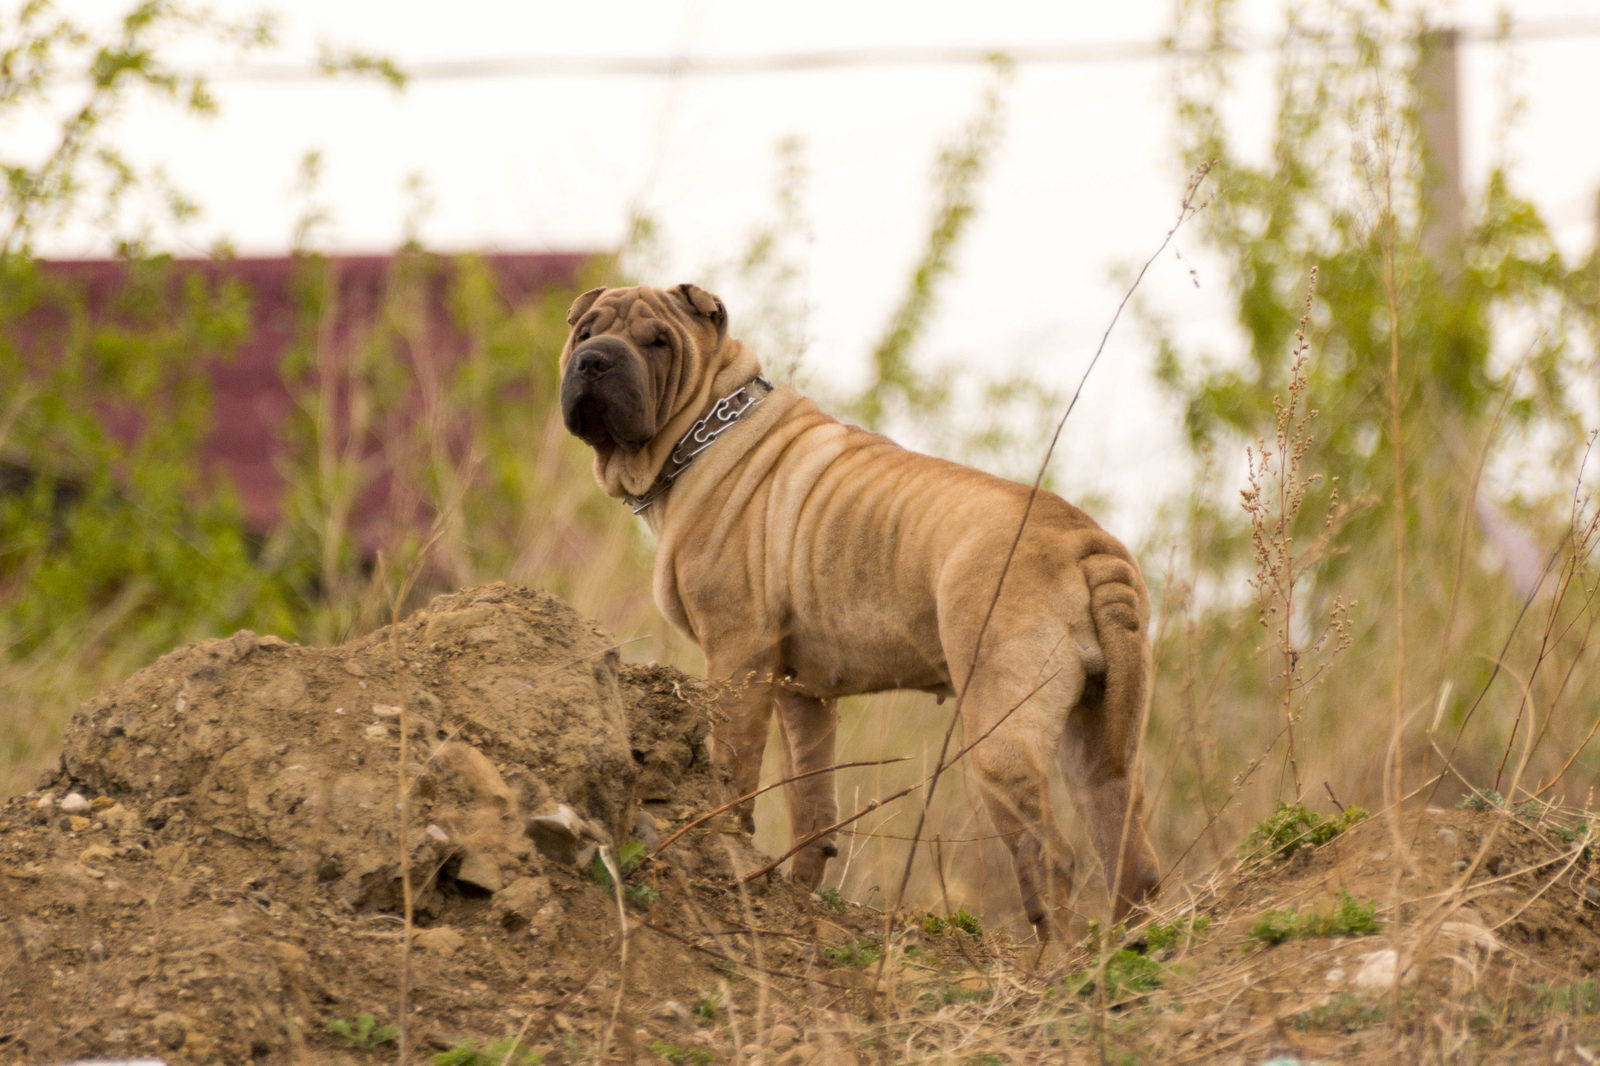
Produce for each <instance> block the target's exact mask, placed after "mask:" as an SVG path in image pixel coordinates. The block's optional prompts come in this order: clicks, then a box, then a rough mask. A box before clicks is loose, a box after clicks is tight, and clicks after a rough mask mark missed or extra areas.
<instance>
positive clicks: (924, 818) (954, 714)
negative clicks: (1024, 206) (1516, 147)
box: [862, 162, 1212, 980]
mask: <svg viewBox="0 0 1600 1066" xmlns="http://www.w3.org/2000/svg"><path fill="white" fill-rule="evenodd" d="M1211 167H1212V163H1210V162H1206V163H1202V164H1201V165H1200V166H1199V167H1197V168H1196V169H1195V172H1194V174H1193V175H1191V177H1190V179H1189V185H1188V187H1187V188H1186V189H1185V190H1184V196H1183V202H1182V204H1181V205H1180V207H1179V209H1178V217H1177V220H1176V221H1175V222H1173V224H1172V227H1171V228H1170V229H1168V230H1167V233H1166V236H1165V237H1163V238H1162V240H1161V243H1160V244H1159V245H1158V246H1157V247H1156V250H1155V251H1154V252H1152V253H1151V254H1150V257H1149V258H1148V259H1146V260H1145V261H1144V264H1143V265H1142V266H1141V267H1140V268H1139V272H1138V274H1136V275H1135V276H1134V279H1133V281H1132V283H1131V284H1130V285H1129V286H1128V289H1127V292H1125V293H1124V294H1123V297H1122V301H1121V302H1120V303H1119V304H1117V309H1116V310H1115V311H1114V312H1113V313H1112V315H1111V321H1110V322H1109V323H1107V325H1106V329H1105V332H1104V333H1103V334H1102V335H1101V337H1100V344H1099V345H1098V347H1096V348H1095V352H1094V355H1093V356H1091V357H1090V359H1089V363H1088V365H1087V366H1086V367H1084V370H1083V374H1082V376H1081V377H1080V378H1079V379H1078V387H1077V389H1076V390H1075V391H1074V392H1073V394H1072V399H1071V400H1070V401H1068V403H1067V409H1066V411H1065V412H1063V413H1062V415H1061V419H1060V421H1058V422H1057V423H1056V428H1055V433H1054V434H1053V435H1052V436H1051V438H1050V443H1049V445H1048V446H1047V447H1046V448H1045V452H1044V457H1043V458H1042V459H1041V460H1040V462H1039V472H1038V474H1037V475H1036V476H1035V477H1034V480H1033V487H1032V488H1031V489H1030V491H1029V493H1028V499H1027V503H1026V504H1025V505H1024V507H1023V510H1022V519H1021V521H1020V522H1018V523H1017V532H1016V535H1015V536H1014V537H1013V538H1012V541H1011V547H1010V548H1009V549H1008V550H1007V552H1006V558H1005V562H1004V563H1003V564H1002V565H1001V567H1000V580H999V581H997V582H996V583H995V590H994V596H993V597H992V598H991V599H990V601H989V607H988V610H987V611H986V612H985V613H984V618H983V623H982V624H981V625H980V626H979V627H978V637H977V640H975V641H974V642H973V646H972V661H971V662H970V663H968V664H967V671H966V680H965V681H964V682H963V684H962V686H961V691H960V692H958V693H957V694H956V698H955V700H954V701H953V704H952V706H951V709H950V718H949V722H948V724H947V725H946V726H945V731H944V739H943V740H942V741H941V743H940V746H939V758H938V761H937V762H936V763H935V765H934V769H933V772H932V773H931V774H930V775H929V776H928V778H927V782H928V788H927V790H926V791H925V792H924V793H923V797H922V808H921V810H920V811H919V812H918V814H917V824H916V828H915V829H914V830H913V831H912V834H911V837H912V839H911V846H910V847H909V848H907V849H906V860H905V865H904V867H903V868H902V870H901V872H900V879H899V882H898V884H897V885H896V887H895V891H894V895H893V896H892V897H890V906H889V908H888V910H887V912H886V917H885V923H886V933H887V932H892V931H893V923H894V919H895V915H896V913H897V912H898V911H899V910H900V907H901V904H902V903H903V901H904V900H905V895H906V889H907V887H908V886H909V885H910V883H911V871H912V866H913V863H914V862H915V861H916V857H917V846H918V844H920V843H921V841H922V834H923V830H924V829H925V828H926V826H927V822H928V813H929V809H930V808H931V807H932V805H933V797H934V791H935V789H937V787H938V784H939V778H940V777H941V776H942V775H943V774H944V771H945V770H947V769H948V768H949V767H950V765H951V764H952V763H953V762H954V760H950V761H948V762H947V761H946V757H947V756H948V754H949V751H950V744H951V740H952V738H953V737H954V735H955V730H956V725H957V724H958V723H959V722H960V721H961V710H962V707H963V705H964V704H965V702H966V694H967V689H968V688H969V687H970V686H971V684H972V677H973V674H974V673H975V672H976V670H977V665H978V658H979V656H980V654H981V652H982V650H983V642H984V637H985V636H986V635H987V634H988V631H989V623H990V621H991V620H992V619H993V617H994V611H995V607H996V605H997V604H998V603H999V602H1000V592H1001V590H1002V589H1003V588H1004V586H1005V580H1006V574H1007V573H1008V572H1009V571H1010V569H1011V562H1012V559H1013V558H1014V557H1015V556H1016V551H1017V546H1018V545H1019V544H1020V543H1021V542H1022V534H1023V531H1024V530H1025V529H1027V525H1028V518H1029V516H1030V515H1031V514H1032V511H1033V503H1034V500H1035V499H1037V498H1038V495H1039V491H1040V488H1041V486H1042V485H1043V483H1044V476H1045V472H1046V471H1047V470H1048V469H1049V467H1050V460H1051V459H1052V458H1053V457H1054V455H1055V450H1056V444H1057V443H1058V442H1059V441H1060V439H1061V433H1062V431H1063V430H1064V429H1066V425H1067V419H1068V418H1070V417H1071V416H1072V411H1073V408H1074V407H1076V406H1077V403H1078V398H1079V397H1080V396H1081V395H1083V389H1084V386H1085V385H1086V384H1087V383H1088V381H1089V375H1090V374H1091V373H1093V372H1094V368H1095V365H1096V364H1097V363H1099V361H1100V356H1101V355H1102V354H1103V353H1104V352H1105V348H1106V343H1107V341H1109V340H1110V339H1111V331H1112V330H1113V329H1115V328H1116V325H1117V321H1118V320H1119V319H1120V318H1121V317H1122V312H1123V309H1124V308H1126V307H1127V306H1128V303H1129V302H1130V301H1131V300H1132V299H1133V295H1134V293H1135V292H1136V291H1137V290H1138V288H1139V283H1140V282H1142V281H1143V280H1144V276H1145V274H1146V273H1147V272H1148V271H1149V269H1150V266H1151V264H1153V263H1154V262H1155V261H1156V259H1157V258H1159V257H1160V255H1161V253H1162V252H1164V251H1165V250H1166V249H1167V246H1168V245H1170V244H1171V243H1172V240H1173V238H1174V237H1175V236H1176V235H1177V232H1178V230H1179V229H1181V228H1182V227H1183V225H1184V223H1186V222H1188V221H1189V220H1190V219H1192V218H1193V217H1194V216H1195V215H1197V214H1199V212H1200V211H1201V210H1203V209H1204V208H1205V207H1206V202H1203V201H1201V200H1200V199H1199V193H1200V187H1201V185H1202V184H1203V183H1204V181H1205V178H1206V175H1207V174H1208V173H1210V171H1211ZM1052 676H1054V675H1052ZM1042 684H1043V682H1041V686H1039V687H1042ZM1036 690H1037V687H1036V689H1035V691H1036ZM1030 696H1031V693H1030ZM1019 706H1020V704H1019ZM1015 709H1016V708H1012V710H1013V711H1014V710H1015ZM1010 713H1011V712H1010V711H1008V712H1007V713H1006V714H1005V715H1003V716H1001V721H1004V719H1005V718H1006V717H1009V716H1010ZM998 724H999V723H998V722H997V723H996V725H998ZM992 730H993V727H991V730H990V731H992ZM984 735H985V736H987V735H988V734H987V732H986V733H985V734H984ZM978 739H979V740H981V739H982V738H981V737H980V738H978ZM976 743H977V741H976V740H975V741H973V742H972V744H968V745H967V746H966V747H965V748H963V749H962V752H961V753H958V754H957V756H956V758H960V754H963V753H965V752H966V751H968V750H971V748H972V746H973V744H976ZM1143 754H1144V752H1143V738H1142V737H1141V739H1140V744H1139V751H1138V752H1137V753H1136V755H1135V758H1134V765H1135V766H1136V767H1138V766H1141V765H1142V761H1143ZM1135 772H1139V771H1137V770H1136V771H1135ZM906 791H910V790H909V789H908V790H906ZM873 806H877V803H876V802H875V803H874V805H873ZM1130 811H1131V808H1130ZM862 813H865V812H862ZM1128 831H1129V826H1128V824H1127V821H1126V819H1125V820H1124V824H1123V827H1122V832H1123V836H1124V837H1126V835H1127V833H1128ZM1124 843H1125V841H1124ZM1121 851H1122V848H1121V846H1119V848H1118V854H1119V856H1120V854H1121ZM1118 861H1119V862H1120V859H1119V860H1118ZM1121 873H1122V872H1121V870H1120V869H1118V870H1116V871H1114V877H1113V882H1115V881H1119V880H1120V878H1121ZM886 972H887V971H886V969H885V966H884V962H883V960H880V961H879V963H878V969H877V973H878V977H879V979H880V980H881V979H882V978H883V976H884V974H885V973H886Z"/></svg>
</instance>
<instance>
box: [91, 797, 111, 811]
mask: <svg viewBox="0 0 1600 1066" xmlns="http://www.w3.org/2000/svg"><path fill="white" fill-rule="evenodd" d="M116 802H117V801H116V800H114V799H112V798H111V797H110V796H96V797H95V798H94V802H92V803H90V804H89V806H90V807H91V808H93V809H94V810H97V811H103V810H105V809H106V808H107V807H111V806H114V805H115V804H116Z"/></svg>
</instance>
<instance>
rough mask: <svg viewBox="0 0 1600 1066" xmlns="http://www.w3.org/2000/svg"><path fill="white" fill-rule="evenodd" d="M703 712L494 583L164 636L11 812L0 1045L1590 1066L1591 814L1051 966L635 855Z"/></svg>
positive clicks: (1595, 876)
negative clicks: (176, 644) (376, 622)
mask: <svg viewBox="0 0 1600 1066" xmlns="http://www.w3.org/2000/svg"><path fill="white" fill-rule="evenodd" d="M715 709H716V707H715V699H714V693H713V692H712V690H710V689H709V688H708V687H707V686H705V685H704V684H702V683H701V682H699V681H696V680H694V679H691V678H689V677H686V676H684V675H682V674H680V673H678V672H676V671H674V670H670V669H668V668H664V667H658V666H648V667H644V666H628V665H624V664H623V663H621V662H620V660H619V658H618V656H617V653H616V650H615V647H614V645H613V642H612V641H611V639H610V638H609V637H608V636H607V635H606V634H605V633H604V632H602V631H601V630H599V629H598V627H596V626H595V625H594V624H593V623H592V622H590V621H588V620H586V619H584V618H582V617H581V616H579V615H577V614H576V613H574V612H573V611H571V610H570V609H569V608H567V607H566V606H565V605H563V604H561V603H560V602H559V601H557V600H555V599H553V598H551V597H549V596H547V595H544V594H541V593H536V592H531V591H528V590H525V589H520V588H515V587H511V586H505V585H491V586H486V587H482V588H478V589H471V590H467V591H464V592H461V593H457V594H454V595H450V596H444V597H440V598H439V599H437V600H435V601H434V602H433V603H431V604H430V605H429V606H428V607H427V608H426V609H424V610H422V611H419V612H418V613H416V614H415V615H413V616H411V617H410V618H408V619H406V620H404V621H403V622H401V623H400V624H399V625H397V626H394V627H391V628H388V629H384V630H382V631H379V632H377V633H374V634H371V635H369V636H366V637H363V638H361V639H357V640H355V641H352V642H351V643H348V644H345V645H342V646H339V647H336V648H307V647H299V646H295V645H291V644H287V643H285V642H283V641H281V640H278V639H277V638H274V637H269V636H256V635H255V634H251V633H240V634H236V635H235V636H233V637H231V638H228V639H221V640H211V641H204V642H201V643H199V644H195V645H190V646H188V647H184V648H180V649H178V650H177V651H174V652H173V653H172V654H170V655H168V656H166V657H164V658H163V659H161V660H160V661H159V662H156V663H155V664H153V665H151V666H150V667H148V668H146V669H144V670H142V671H140V672H139V673H137V674H135V675H134V676H133V677H131V678H129V679H128V680H127V681H126V682H124V683H123V684H122V685H120V686H119V687H117V688H115V689H113V690H111V691H109V692H107V693H104V694H102V695H100V696H98V697H96V698H95V699H92V700H90V701H89V702H88V703H86V704H85V705H84V706H83V708H82V709H81V710H80V712H79V713H78V715H77V716H76V718H75V719H74V721H73V723H72V726H71V728H70V729H69V731H68V735H67V738H66V743H65V750H64V752H63V755H62V760H61V764H60V767H59V768H58V770H57V771H55V772H54V773H52V774H51V775H49V776H48V778H47V779H46V780H44V781H42V782H41V783H40V784H39V786H38V787H37V788H36V789H34V790H33V791H31V792H29V793H27V794H25V795H21V796H16V797H13V798H11V799H10V800H9V801H7V802H6V804H5V806H4V808H3V810H0V1064H9V1063H18V1064H41V1063H59V1062H66V1061H71V1060H73V1059H87V1058H95V1057H146V1058H155V1059H159V1060H161V1061H164V1062H167V1063H172V1064H179V1063H195V1064H201V1063H247V1062H248V1063H302V1062H304V1063H325V1062H326V1063H365V1062H388V1061H399V1060H407V1061H412V1062H427V1061H430V1059H432V1058H433V1057H435V1056H438V1058H437V1060H436V1061H439V1062H441V1063H447V1064H460V1063H465V1064H469V1066H478V1064H479V1063H489V1062H502V1061H511V1062H524V1061H534V1060H535V1059H536V1058H537V1057H542V1060H543V1061H544V1062H545V1063H551V1064H554V1063H569V1062H750V1063H756V1062H760V1063H810V1062H816V1063H824V1062H918V1061H935V1062H946V1061H948V1062H1018V1063H1020V1062H1059V1061H1085V1062H1099V1061H1111V1062H1115V1061H1205V1062H1239V1063H1260V1062H1262V1061H1264V1060H1266V1059H1268V1058H1271V1057H1274V1056H1292V1057H1296V1058H1299V1059H1301V1060H1302V1061H1306V1062H1309V1061H1313V1060H1321V1061H1325V1062H1341V1063H1350V1062H1371V1063H1379V1062H1393V1061H1419V1062H1423V1061H1438V1062H1474V1061H1484V1062H1488V1061H1495V1062H1499V1061H1515V1062H1589V1063H1592V1062H1595V1061H1597V1060H1600V989H1597V985H1596V977H1597V970H1600V870H1597V853H1600V844H1597V843H1596V840H1595V837H1596V831H1597V829H1596V826H1595V825H1594V819H1593V817H1592V816H1585V815H1583V814H1581V813H1579V812H1571V811H1557V810H1550V809H1544V808H1537V807H1522V808H1513V809H1507V808H1505V807H1504V806H1496V805H1493V804H1491V805H1489V806H1488V808H1487V809H1484V810H1464V811H1438V810H1433V809H1428V808H1425V807H1420V806H1419V807H1417V808H1416V809H1408V810H1406V811H1404V812H1402V813H1399V814H1398V815H1395V816H1378V817H1374V818H1371V819H1369V820H1367V821H1365V822H1362V823H1360V824H1358V825H1356V826H1355V827H1354V828H1352V829H1350V830H1348V831H1346V832H1345V833H1344V834H1342V835H1340V836H1338V837H1336V838H1335V839H1333V840H1332V841H1331V842H1329V843H1327V844H1325V845H1323V846H1321V847H1318V848H1314V849H1313V848H1310V847H1304V848H1301V849H1299V850H1298V851H1296V852H1295V853H1294V854H1293V855H1292V856H1289V857H1287V858H1277V857H1271V858H1267V859H1265V860H1263V861H1261V862H1258V863H1256V864H1254V865H1252V866H1250V867H1248V868H1246V869H1243V870H1241V871H1237V872H1233V873H1230V874H1228V875H1226V876H1219V877H1218V878H1217V879H1216V882H1215V883H1214V884H1211V885H1207V886H1203V890H1202V889H1191V890H1189V891H1188V892H1183V891H1180V890H1178V889H1176V888H1174V889H1171V890H1169V892H1168V895H1167V898H1166V899H1165V900H1164V901H1163V902H1164V904H1165V905H1166V906H1167V908H1168V910H1167V912H1166V913H1164V914H1163V915H1162V919H1163V921H1162V923H1161V924H1159V925H1157V926H1155V927H1153V928H1149V929H1136V930H1134V931H1133V932H1132V933H1131V934H1129V935H1127V936H1125V937H1121V936H1119V937H1114V938H1111V939H1110V940H1108V941H1107V942H1106V944H1105V945H1104V948H1103V950H1095V949H1093V948H1092V947H1091V946H1090V945H1089V944H1087V943H1086V944H1085V945H1080V946H1078V947H1075V948H1073V949H1071V950H1068V951H1063V952H1059V953H1056V954H1053V955H1051V956H1049V957H1046V958H1041V957H1040V953H1039V951H1038V950H1037V947H1036V946H1035V945H1032V944H1029V943H1018V942H1015V941H1012V940H1009V939H1008V938H1005V937H997V936H993V935H984V934H982V933H981V932H976V933H975V932H974V929H975V926H974V925H973V923H970V922H969V923H966V924H967V931H963V930H962V929H961V928H959V927H958V926H957V925H956V924H945V925H943V926H942V927H941V924H940V923H939V922H937V921H932V922H930V921H926V920H925V919H924V917H923V916H920V915H918V916H902V918H900V919H899V920H897V921H896V922H895V923H893V924H892V925H891V924H889V923H888V922H887V921H886V919H885V917H884V915H882V914H881V913H878V912H876V911H872V910H869V909H867V908H863V907H858V906H854V905H851V904H848V903H846V902H844V901H840V900H838V899H836V898H829V899H822V898H818V897H814V896H811V895H809V894H806V893H802V892H800V891H798V890H797V889H795V888H794V887H793V886H792V885H790V884H789V883H788V882H786V881H783V880H782V879H780V878H778V877H776V876H768V877H761V878H757V879H756V880H754V881H751V882H749V883H741V877H740V875H741V874H743V873H745V872H746V871H749V870H752V869H754V868H756V867H757V866H759V865H761V864H762V862H763V861H764V858H763V856H761V855H760V854H758V853H757V852H756V851H755V850H754V849H753V848H752V847H751V845H750V842H749V841H748V839H746V838H745V837H744V836H743V835H741V834H739V833H737V832H736V831H734V829H733V826H732V825H731V823H729V822H728V821H727V820H726V819H713V820H712V821H710V822H707V823H705V824H703V825H700V826H698V827H696V828H693V829H690V830H689V831H688V832H687V833H686V834H684V835H683V836H682V837H680V838H678V839H676V840H671V841H670V842H669V843H667V844H666V846H665V847H659V845H660V844H661V843H662V841H664V840H668V839H669V837H670V835H671V834H672V832H673V831H675V830H676V829H678V828H680V827H683V826H685V825H687V824H689V823H690V822H691V821H692V820H693V819H694V818H695V817H696V816H697V815H700V814H702V813H704V812H707V811H710V810H712V809H713V808H714V807H716V806H717V804H718V803H719V802H720V801H721V799H722V798H723V797H722V782H721V781H720V780H719V778H718V776H717V774H716V773H715V772H714V770H713V769H712V768H711V766H710V765H709V763H708V761H707V758H706V754H705V738H706V734H707V732H708V730H709V728H710V723H711V721H712V718H713V716H714V714H715ZM1157 816H1158V817H1159V813H1158V815H1157ZM658 847H659V850H656V849H657V848H658ZM608 862H609V863H610V864H611V869H613V870H615V872H616V873H617V874H619V875H620V876H621V878H622V882H623V886H624V890H623V892H622V893H621V894H620V898H619V894H618V893H617V892H615V891H614V890H613V888H612V876H611V874H610V873H608V872H606V864H607V863H608ZM407 875H408V876H407ZM408 907H409V911H410V915H411V920H410V923H409V926H408V923H407V921H406V914H407V910H408ZM1363 908H1366V910H1363ZM1290 910H1293V912H1294V914H1293V915H1289V914H1287V913H1286V912H1288V911H1290ZM1272 911H1276V912H1278V913H1277V915H1276V917H1275V918H1274V917H1273V916H1272V915H1271V914H1269V912H1272ZM1312 913H1315V914H1319V915H1323V916H1332V915H1336V914H1343V915H1344V918H1345V919H1346V920H1345V922H1344V925H1343V926H1342V927H1340V923H1339V922H1337V921H1334V920H1333V919H1332V918H1329V920H1328V921H1327V922H1324V923H1323V924H1322V925H1321V926H1318V924H1317V923H1316V921H1315V920H1313V919H1311V918H1308V917H1307V915H1308V914H1312ZM1362 914H1365V915H1366V918H1365V919H1362V920H1358V921H1356V922H1355V923H1354V925H1355V926H1360V927H1361V928H1354V927H1352V924H1351V922H1350V921H1349V920H1348V919H1349V918H1350V916H1351V915H1355V916H1356V917H1357V918H1358V919H1360V916H1361V915H1362ZM1197 917H1198V918H1200V919H1201V921H1199V922H1195V921H1194V919H1195V918H1197ZM1264 921H1265V922H1266V924H1267V925H1268V926H1274V927H1276V928H1278V929H1280V930H1287V931H1288V932H1287V933H1286V934H1285V936H1286V938H1285V939H1283V940H1282V941H1281V942H1279V943H1276V944H1271V943H1268V940H1267V939H1265V938H1264V936H1263V935H1261V934H1254V935H1253V933H1252V930H1253V929H1256V928H1257V927H1260V926H1262V924H1263V922H1264ZM408 929H409V939H408ZM1339 933H1356V934H1358V935H1336V934H1339ZM366 1014H370V1015H372V1016H373V1017H372V1019H371V1023H370V1027H364V1026H363V1023H362V1015H366ZM402 1018H403V1019H404V1021H405V1025H404V1027H403V1032H397V1031H395V1030H394V1029H389V1028H385V1027H386V1026H389V1025H392V1024H393V1023H396V1022H398V1021H400V1020H401V1019H402ZM330 1022H333V1023H334V1024H335V1026H336V1027H339V1028H345V1029H346V1030H347V1033H341V1032H337V1031H335V1030H334V1029H330V1028H329V1023H330ZM340 1023H345V1024H344V1025H341V1024H340ZM511 1039H516V1040H518V1041H520V1046H519V1048H518V1049H517V1050H516V1051H515V1053H514V1054H513V1053H511V1051H510V1049H509V1041H510V1040H511ZM496 1042H498V1043H496ZM491 1044H493V1045H495V1051H494V1054H493V1055H492V1056H491V1055H489V1054H487V1050H488V1049H489V1047H490V1045H491ZM452 1056H453V1057H452ZM474 1056H476V1057H474Z"/></svg>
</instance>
